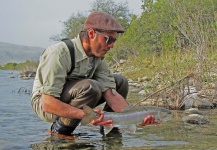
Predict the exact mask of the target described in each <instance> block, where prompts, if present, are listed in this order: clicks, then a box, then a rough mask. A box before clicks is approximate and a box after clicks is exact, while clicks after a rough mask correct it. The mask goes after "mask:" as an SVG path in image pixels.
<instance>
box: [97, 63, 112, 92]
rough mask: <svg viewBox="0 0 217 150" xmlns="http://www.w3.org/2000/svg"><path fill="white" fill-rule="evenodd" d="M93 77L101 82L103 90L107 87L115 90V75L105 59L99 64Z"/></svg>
mask: <svg viewBox="0 0 217 150" xmlns="http://www.w3.org/2000/svg"><path fill="white" fill-rule="evenodd" d="M93 78H94V79H95V80H97V81H98V82H99V83H100V84H101V88H102V92H104V91H106V90H107V89H112V90H115V87H116V84H115V80H114V75H113V73H112V71H111V70H110V69H109V67H108V65H107V63H106V62H105V60H104V59H103V60H102V61H101V62H100V63H99V65H98V66H97V68H96V71H95V73H94V76H93Z"/></svg>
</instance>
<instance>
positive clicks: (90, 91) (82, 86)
mask: <svg viewBox="0 0 217 150" xmlns="http://www.w3.org/2000/svg"><path fill="white" fill-rule="evenodd" d="M90 95H92V96H94V97H95V98H96V99H100V98H101V96H102V90H101V86H100V83H99V82H98V81H96V80H92V79H84V80H80V81H79V82H76V83H75V82H73V81H72V82H69V83H67V84H66V85H65V86H64V88H63V92H62V94H61V98H60V99H61V101H63V102H65V103H70V101H71V100H72V99H76V98H80V97H89V96H90Z"/></svg>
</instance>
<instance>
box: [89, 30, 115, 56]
mask: <svg viewBox="0 0 217 150" xmlns="http://www.w3.org/2000/svg"><path fill="white" fill-rule="evenodd" d="M93 34H94V38H93V39H92V41H91V43H90V47H91V53H92V54H93V55H94V56H96V57H105V54H106V53H107V52H108V51H109V50H110V48H113V47H114V42H115V41H116V37H117V32H99V31H94V33H93Z"/></svg>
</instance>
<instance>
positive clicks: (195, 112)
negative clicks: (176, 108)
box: [184, 108, 202, 115]
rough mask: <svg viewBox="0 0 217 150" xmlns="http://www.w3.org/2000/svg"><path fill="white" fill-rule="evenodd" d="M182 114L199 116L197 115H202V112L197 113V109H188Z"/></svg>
mask: <svg viewBox="0 0 217 150" xmlns="http://www.w3.org/2000/svg"><path fill="white" fill-rule="evenodd" d="M184 113H185V114H199V115H201V114H202V112H201V111H199V109H198V108H190V109H186V110H185V112H184Z"/></svg>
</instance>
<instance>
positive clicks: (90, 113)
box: [81, 105, 100, 126]
mask: <svg viewBox="0 0 217 150" xmlns="http://www.w3.org/2000/svg"><path fill="white" fill-rule="evenodd" d="M83 111H84V113H85V115H84V117H83V118H82V120H81V125H82V126H84V125H87V124H89V123H90V122H91V121H93V120H95V119H97V118H99V116H100V115H99V114H97V113H96V112H95V111H94V110H93V109H92V108H90V107H89V106H87V105H84V106H83Z"/></svg>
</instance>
